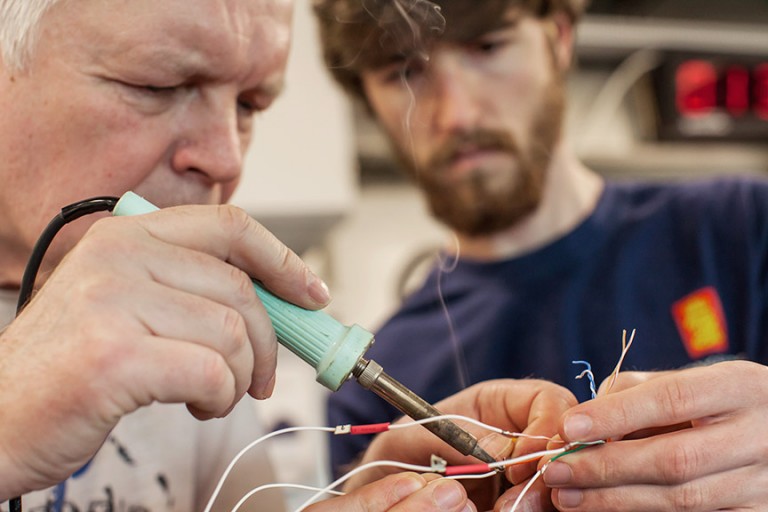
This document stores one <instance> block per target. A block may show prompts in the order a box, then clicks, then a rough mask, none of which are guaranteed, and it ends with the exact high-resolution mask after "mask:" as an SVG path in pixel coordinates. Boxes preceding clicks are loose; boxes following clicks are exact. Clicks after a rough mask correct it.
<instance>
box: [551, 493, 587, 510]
mask: <svg viewBox="0 0 768 512" xmlns="http://www.w3.org/2000/svg"><path fill="white" fill-rule="evenodd" d="M583 498H584V496H583V495H582V493H581V491H580V490H578V489H560V490H559V491H558V493H557V501H558V503H560V506H561V507H564V508H575V507H578V506H579V505H581V502H582V500H583Z"/></svg>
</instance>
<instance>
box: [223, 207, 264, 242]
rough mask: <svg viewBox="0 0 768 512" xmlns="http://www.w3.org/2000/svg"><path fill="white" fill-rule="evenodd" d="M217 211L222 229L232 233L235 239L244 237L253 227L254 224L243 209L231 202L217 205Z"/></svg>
mask: <svg viewBox="0 0 768 512" xmlns="http://www.w3.org/2000/svg"><path fill="white" fill-rule="evenodd" d="M217 213H218V217H219V223H220V224H221V227H222V229H224V230H225V231H226V232H227V233H230V234H231V235H233V236H234V237H235V238H236V239H242V238H244V237H245V236H246V234H247V233H248V232H249V231H251V230H252V229H253V224H255V222H254V221H253V219H252V218H251V217H250V215H248V214H247V213H246V212H245V210H243V209H242V208H239V207H237V206H234V205H231V204H221V205H219V206H218V209H217Z"/></svg>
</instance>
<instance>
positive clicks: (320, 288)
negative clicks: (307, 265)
mask: <svg viewBox="0 0 768 512" xmlns="http://www.w3.org/2000/svg"><path fill="white" fill-rule="evenodd" d="M307 280H308V281H309V296H310V297H312V300H314V301H315V302H316V303H317V304H318V305H320V306H325V305H326V304H328V303H329V302H331V292H330V291H329V290H328V285H327V284H325V282H324V281H323V280H322V279H320V278H319V277H317V276H316V275H315V274H313V273H312V272H309V277H308V278H307Z"/></svg>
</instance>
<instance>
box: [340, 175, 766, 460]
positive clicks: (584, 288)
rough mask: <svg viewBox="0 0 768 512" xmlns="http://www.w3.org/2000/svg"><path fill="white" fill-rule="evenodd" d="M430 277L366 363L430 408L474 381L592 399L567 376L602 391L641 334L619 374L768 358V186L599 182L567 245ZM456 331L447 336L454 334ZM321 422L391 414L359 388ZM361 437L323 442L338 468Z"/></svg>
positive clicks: (350, 387) (463, 264)
mask: <svg viewBox="0 0 768 512" xmlns="http://www.w3.org/2000/svg"><path fill="white" fill-rule="evenodd" d="M438 272H439V271H438V270H435V271H433V272H432V273H431V274H430V276H429V277H428V278H427V280H426V282H425V284H424V285H423V287H422V288H420V289H419V290H418V291H416V292H415V293H414V294H413V295H412V296H411V297H409V298H408V299H407V300H406V301H405V303H404V304H403V306H402V307H401V309H400V310H399V311H398V312H397V313H396V314H395V315H394V316H393V317H392V318H391V319H390V320H389V321H388V322H387V323H386V324H385V325H384V326H383V327H382V329H381V330H380V331H379V332H378V333H377V335H376V343H375V344H374V346H373V347H372V348H371V349H370V350H369V351H368V353H367V354H366V357H367V358H371V359H374V360H375V361H377V362H378V363H379V364H381V365H382V366H383V367H384V369H385V371H387V373H389V374H390V375H392V376H393V377H394V378H396V379H398V380H400V381H401V382H403V383H404V384H405V385H406V386H408V387H409V388H410V389H412V390H413V391H415V392H416V393H418V394H419V395H421V396H422V397H423V398H424V399H426V400H427V401H429V402H432V403H434V402H436V401H438V400H440V399H442V398H445V397H446V396H449V395H451V394H454V393H456V392H457V391H459V390H461V389H462V386H461V384H460V383H461V379H460V378H459V370H458V365H457V351H456V348H455V347H456V342H453V341H452V336H454V338H455V339H456V340H457V342H458V345H459V346H460V351H461V354H460V357H461V358H462V359H463V360H464V361H465V362H466V368H467V370H468V375H469V384H473V383H476V382H480V381H484V380H488V379H496V378H524V377H532V378H539V379H547V380H550V381H553V382H556V383H558V384H561V385H563V386H566V387H568V388H569V389H571V390H572V391H573V392H574V394H575V395H576V397H577V398H578V399H579V400H580V401H583V400H586V399H588V398H589V397H590V392H589V386H588V383H587V382H586V380H575V376H576V375H578V374H579V373H581V371H582V370H583V369H584V367H583V366H576V365H574V364H572V361H574V360H586V361H589V362H590V363H591V365H592V369H593V372H594V375H595V378H596V379H597V381H598V383H599V382H600V381H601V380H603V379H604V378H606V377H607V376H608V375H610V373H611V371H612V370H613V368H614V366H615V365H616V363H617V361H618V358H619V354H620V352H621V335H622V330H623V329H626V330H628V331H631V330H632V329H636V336H635V340H634V344H633V346H632V348H631V350H630V351H629V353H628V355H627V357H626V360H625V363H624V365H623V369H625V370H633V369H634V370H664V369H672V368H679V367H682V366H685V365H688V364H691V363H693V362H695V361H699V360H704V359H706V358H712V357H713V356H717V355H730V356H735V357H740V358H744V359H749V360H753V361H757V362H760V363H763V364H765V363H766V361H768V343H766V341H767V338H768V330H767V328H766V322H767V321H768V308H767V307H766V301H767V299H768V276H767V274H768V182H764V181H752V180H744V179H740V180H717V181H712V182H706V183H696V184H684V185H683V184H680V185H668V184H665V185H653V184H642V185H641V184H608V185H607V186H606V188H605V191H604V192H603V194H602V197H601V198H600V201H599V202H598V205H597V207H596V209H595V211H594V212H593V214H592V215H591V216H590V217H589V218H587V219H586V220H585V221H584V222H582V223H581V224H580V225H579V226H577V228H576V229H574V230H573V231H572V232H570V233H568V234H567V235H565V236H564V237H562V238H560V239H558V240H556V241H554V242H552V243H550V244H549V245H547V246H545V247H542V248H540V249H537V250H535V251H533V252H531V253H528V254H525V255H522V256H520V257H517V258H513V259H508V260H503V261H498V262H491V263H487V262H484V263H480V262H473V261H467V260H460V261H459V262H458V265H457V266H456V267H455V269H453V270H452V271H450V272H443V273H442V275H441V276H440V279H441V283H440V289H441V290H442V297H443V299H444V301H445V304H446V305H447V309H448V311H449V312H450V322H449V320H448V319H447V317H446V314H445V312H444V310H443V306H442V305H441V302H440V295H439V293H438V282H437V279H438ZM451 326H452V327H453V329H454V330H455V334H453V335H452V332H451ZM328 406H329V410H328V416H329V423H330V424H331V425H337V424H348V423H351V424H361V423H363V424H365V423H378V422H384V421H389V420H392V419H394V418H396V417H398V416H400V413H399V412H398V411H397V410H395V409H394V408H393V407H391V406H390V405H389V404H387V403H386V402H384V401H383V400H382V399H380V398H379V397H377V396H375V395H374V394H373V393H371V392H370V391H367V390H364V389H363V388H362V387H360V386H358V385H356V384H355V383H347V384H345V385H344V386H343V387H342V388H341V390H339V391H338V392H336V393H333V394H332V395H331V396H330V400H329V404H328ZM369 441H370V438H368V437H367V436H336V437H334V438H333V439H332V445H331V463H332V465H333V467H334V470H335V472H338V471H339V468H340V465H343V464H347V463H349V462H352V461H353V460H354V459H355V458H356V457H357V456H358V455H359V454H360V452H362V451H363V450H364V449H365V446H366V445H367V443H368V442H369Z"/></svg>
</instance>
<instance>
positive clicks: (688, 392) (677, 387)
mask: <svg viewBox="0 0 768 512" xmlns="http://www.w3.org/2000/svg"><path fill="white" fill-rule="evenodd" d="M657 398H658V403H659V407H661V410H663V411H670V412H672V411H675V412H676V413H677V414H684V412H683V411H695V410H697V407H696V391H695V389H693V388H692V387H691V386H690V385H689V383H688V382H687V381H685V380H683V379H671V380H670V381H669V383H668V385H666V386H663V387H662V388H661V392H660V393H659V396H658V397H657Z"/></svg>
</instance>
